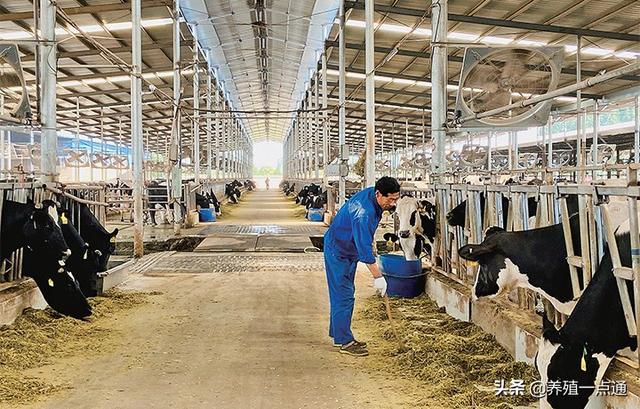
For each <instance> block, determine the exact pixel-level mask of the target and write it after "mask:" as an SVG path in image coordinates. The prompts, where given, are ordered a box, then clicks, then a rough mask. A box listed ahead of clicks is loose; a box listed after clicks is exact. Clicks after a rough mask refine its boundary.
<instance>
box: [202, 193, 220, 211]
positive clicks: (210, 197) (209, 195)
mask: <svg viewBox="0 0 640 409" xmlns="http://www.w3.org/2000/svg"><path fill="white" fill-rule="evenodd" d="M205 196H206V197H207V199H208V200H209V203H211V204H212V205H213V207H214V208H215V209H216V214H217V215H218V216H219V215H220V201H219V200H218V198H217V197H216V194H215V193H214V191H213V189H210V192H209V193H205Z"/></svg>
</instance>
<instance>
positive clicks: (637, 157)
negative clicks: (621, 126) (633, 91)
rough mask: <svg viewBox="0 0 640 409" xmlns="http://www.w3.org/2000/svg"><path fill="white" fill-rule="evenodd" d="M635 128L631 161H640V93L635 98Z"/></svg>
mask: <svg viewBox="0 0 640 409" xmlns="http://www.w3.org/2000/svg"><path fill="white" fill-rule="evenodd" d="M635 112H636V114H635V130H634V136H633V162H634V163H640V95H636V98H635Z"/></svg>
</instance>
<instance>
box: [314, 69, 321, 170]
mask: <svg viewBox="0 0 640 409" xmlns="http://www.w3.org/2000/svg"><path fill="white" fill-rule="evenodd" d="M319 90H320V71H317V72H316V81H315V84H314V92H313V94H314V95H313V108H314V109H315V111H314V113H313V119H314V122H315V129H314V130H313V139H314V142H313V156H314V161H315V163H316V166H315V178H316V179H320V155H319V152H320V116H319V115H320V111H319V110H318V108H319V107H320V93H319Z"/></svg>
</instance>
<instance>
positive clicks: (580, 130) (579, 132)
mask: <svg viewBox="0 0 640 409" xmlns="http://www.w3.org/2000/svg"><path fill="white" fill-rule="evenodd" d="M576 47H577V48H576V83H578V82H580V81H582V72H581V71H582V58H581V49H582V37H581V36H578V40H577V44H576ZM576 97H577V101H576V111H577V112H578V116H577V118H576V156H577V159H578V160H577V163H578V167H582V166H584V165H585V160H584V158H585V155H584V146H583V143H584V135H583V134H584V123H583V119H584V114H583V113H582V90H580V89H578V90H577V91H576ZM584 174H585V171H584V169H580V170H579V171H578V183H582V182H583V181H584Z"/></svg>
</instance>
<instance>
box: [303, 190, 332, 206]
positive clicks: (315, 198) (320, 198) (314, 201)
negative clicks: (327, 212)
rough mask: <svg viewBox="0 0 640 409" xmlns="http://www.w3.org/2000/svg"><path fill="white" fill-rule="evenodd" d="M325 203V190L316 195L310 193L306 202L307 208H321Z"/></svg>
mask: <svg viewBox="0 0 640 409" xmlns="http://www.w3.org/2000/svg"><path fill="white" fill-rule="evenodd" d="M326 204H327V191H326V190H325V191H323V192H322V193H319V194H317V195H313V194H312V195H311V196H310V197H309V198H308V200H307V204H306V208H307V209H321V208H322V207H323V206H324V205H326Z"/></svg>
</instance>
